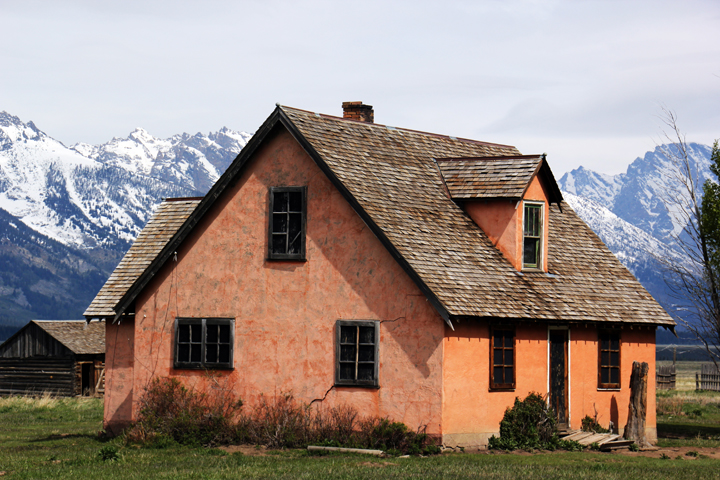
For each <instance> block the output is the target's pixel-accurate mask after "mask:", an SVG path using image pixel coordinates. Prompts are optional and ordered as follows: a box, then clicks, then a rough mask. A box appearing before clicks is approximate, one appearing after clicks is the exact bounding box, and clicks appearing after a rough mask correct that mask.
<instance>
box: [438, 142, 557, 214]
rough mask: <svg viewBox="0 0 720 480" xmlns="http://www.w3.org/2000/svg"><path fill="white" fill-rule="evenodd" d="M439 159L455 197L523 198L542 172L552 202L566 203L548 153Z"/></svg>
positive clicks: (448, 185)
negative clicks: (534, 179) (548, 158)
mask: <svg viewBox="0 0 720 480" xmlns="http://www.w3.org/2000/svg"><path fill="white" fill-rule="evenodd" d="M435 162H436V163H437V166H438V169H439V170H440V173H441V175H442V178H443V181H444V182H445V186H446V187H447V189H448V192H449V193H450V197H451V198H452V199H453V200H479V199H483V200H489V199H501V198H502V199H510V200H520V199H521V198H523V197H524V195H525V192H526V191H527V189H528V187H529V186H530V183H531V182H532V180H533V178H535V176H537V175H539V176H540V178H541V180H542V181H543V183H544V184H545V185H546V188H547V189H548V195H549V201H550V203H555V204H558V205H559V204H560V202H562V193H561V192H560V188H559V187H558V185H557V182H556V181H555V177H554V176H553V174H552V171H551V170H550V166H549V165H548V163H547V160H546V158H545V155H544V154H543V155H509V156H499V157H460V158H438V159H435Z"/></svg>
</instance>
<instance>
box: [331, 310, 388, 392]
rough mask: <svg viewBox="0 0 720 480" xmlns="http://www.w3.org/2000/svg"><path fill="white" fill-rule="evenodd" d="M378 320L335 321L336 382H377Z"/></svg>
mask: <svg viewBox="0 0 720 480" xmlns="http://www.w3.org/2000/svg"><path fill="white" fill-rule="evenodd" d="M378 325H379V324H378V322H374V321H373V322H351V321H344V320H339V321H338V322H337V341H336V342H337V351H336V357H337V360H336V365H335V384H336V385H356V386H373V387H376V386H377V385H378V343H379V329H378Z"/></svg>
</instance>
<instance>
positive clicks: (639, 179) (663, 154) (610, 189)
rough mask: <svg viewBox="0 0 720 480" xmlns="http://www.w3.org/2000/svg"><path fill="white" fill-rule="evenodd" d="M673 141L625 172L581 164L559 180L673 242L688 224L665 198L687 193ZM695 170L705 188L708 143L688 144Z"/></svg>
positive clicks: (571, 190) (568, 188)
mask: <svg viewBox="0 0 720 480" xmlns="http://www.w3.org/2000/svg"><path fill="white" fill-rule="evenodd" d="M675 148H676V147H675V146H673V145H660V146H658V147H656V148H655V150H654V151H652V152H647V153H646V154H645V155H644V156H643V157H638V158H636V159H635V161H633V162H632V163H631V164H630V166H628V169H627V172H626V173H621V174H619V175H614V176H610V175H602V174H599V173H596V172H593V171H592V170H588V169H586V168H583V167H580V168H577V169H575V170H573V171H571V172H568V173H566V174H565V175H563V177H562V178H561V179H560V181H559V182H558V184H559V185H560V189H561V190H563V191H564V192H569V193H572V194H574V195H577V196H579V197H583V198H588V199H590V200H594V201H595V202H597V203H599V204H600V205H603V206H605V207H607V208H608V209H609V210H610V211H611V212H613V213H614V214H616V215H617V216H618V217H620V218H622V219H623V220H625V221H627V222H629V223H631V224H633V225H635V226H636V227H638V228H641V229H642V230H644V231H646V232H647V233H649V234H650V235H652V236H654V237H655V238H657V239H659V240H662V241H663V242H664V243H668V244H672V243H673V242H674V238H673V237H674V236H675V235H677V234H679V233H680V231H682V229H683V228H684V227H685V225H684V223H683V222H682V220H681V218H679V217H678V216H677V215H671V213H670V212H668V209H667V208H666V204H667V203H670V202H666V200H674V199H677V198H681V197H683V196H684V195H685V193H686V192H685V191H684V190H683V188H682V187H681V186H680V185H679V183H678V167H677V164H676V162H675V161H674V160H673V157H674V156H675V155H674V153H675V152H676V150H675ZM687 152H688V157H689V159H690V165H691V170H692V174H693V175H694V176H696V178H697V180H698V182H697V185H698V187H699V189H700V192H702V184H703V183H705V180H706V179H708V178H712V173H711V172H710V168H709V167H710V154H711V152H712V149H711V148H710V147H709V146H707V145H700V144H697V143H690V144H688V145H687Z"/></svg>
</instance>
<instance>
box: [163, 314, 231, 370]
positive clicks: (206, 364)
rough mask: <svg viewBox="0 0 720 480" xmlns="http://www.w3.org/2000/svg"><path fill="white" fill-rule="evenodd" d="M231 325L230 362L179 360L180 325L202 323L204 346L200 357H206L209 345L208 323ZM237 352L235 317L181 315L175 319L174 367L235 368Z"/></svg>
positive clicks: (193, 368) (196, 368) (192, 368)
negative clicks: (207, 336)
mask: <svg viewBox="0 0 720 480" xmlns="http://www.w3.org/2000/svg"><path fill="white" fill-rule="evenodd" d="M208 324H210V325H230V361H229V362H213V363H210V362H206V361H203V360H201V361H200V362H181V361H178V350H179V348H180V337H179V331H180V325H202V340H201V343H202V347H201V353H200V358H205V348H206V345H207V338H206V335H207V325H208ZM234 353H235V319H234V318H215V317H207V318H187V317H179V318H176V319H175V337H174V338H173V367H174V368H176V369H191V370H198V369H213V370H233V369H234V368H235V367H234V365H235V364H234Z"/></svg>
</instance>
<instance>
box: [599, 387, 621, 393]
mask: <svg viewBox="0 0 720 480" xmlns="http://www.w3.org/2000/svg"><path fill="white" fill-rule="evenodd" d="M620 390H622V389H621V388H620V387H598V392H619V391H620Z"/></svg>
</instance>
